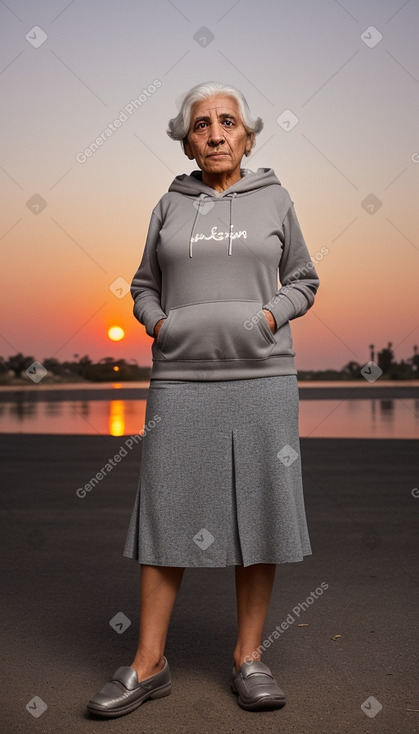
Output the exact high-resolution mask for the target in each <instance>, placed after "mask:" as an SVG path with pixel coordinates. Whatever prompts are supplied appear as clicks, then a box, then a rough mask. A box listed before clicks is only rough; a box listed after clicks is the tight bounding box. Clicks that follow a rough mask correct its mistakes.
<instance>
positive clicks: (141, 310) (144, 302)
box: [131, 210, 166, 337]
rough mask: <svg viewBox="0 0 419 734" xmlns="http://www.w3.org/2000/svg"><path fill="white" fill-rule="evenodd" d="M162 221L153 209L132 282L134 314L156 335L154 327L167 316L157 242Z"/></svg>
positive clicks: (150, 332) (149, 331)
mask: <svg viewBox="0 0 419 734" xmlns="http://www.w3.org/2000/svg"><path fill="white" fill-rule="evenodd" d="M160 228H161V221H160V219H159V217H158V216H157V214H156V211H155V210H153V213H152V215H151V219H150V224H149V228H148V233H147V239H146V243H145V248H144V254H143V257H142V260H141V263H140V266H139V268H138V270H137V272H136V273H135V275H134V277H133V279H132V283H131V295H132V297H133V299H134V308H133V311H134V316H135V318H136V319H138V321H139V322H140V324H143V325H144V326H145V330H146V332H147V334H148V335H149V336H151V337H154V327H155V325H156V324H157V322H158V321H159V320H160V319H164V318H166V314H165V313H164V311H163V310H162V307H161V304H160V289H161V270H160V266H159V263H158V261H157V254H156V248H157V242H158V239H159V232H160Z"/></svg>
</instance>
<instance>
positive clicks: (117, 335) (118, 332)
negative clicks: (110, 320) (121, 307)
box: [108, 326, 125, 342]
mask: <svg viewBox="0 0 419 734" xmlns="http://www.w3.org/2000/svg"><path fill="white" fill-rule="evenodd" d="M124 336H125V331H124V330H123V329H122V328H121V327H120V326H111V327H110V329H108V337H109V339H110V340H111V341H113V342H119V341H121V339H123V338H124Z"/></svg>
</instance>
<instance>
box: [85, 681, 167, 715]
mask: <svg viewBox="0 0 419 734" xmlns="http://www.w3.org/2000/svg"><path fill="white" fill-rule="evenodd" d="M171 691H172V684H171V683H165V684H164V685H163V686H160V687H159V688H156V689H155V690H154V691H150V692H149V693H145V694H144V695H143V696H142V697H141V698H139V699H137V700H136V701H131V703H127V704H126V705H125V706H120V707H119V708H114V709H109V710H107V709H101V708H99V707H98V708H95V707H94V706H90V705H89V704H87V710H88V711H89V713H91V714H94V715H95V716H100V717H102V718H105V719H115V718H116V717H118V716H124V715H125V714H130V713H131V712H132V711H135V709H136V708H138V707H139V706H141V704H142V703H144V702H145V701H148V700H149V699H157V698H163V697H164V696H168V695H169V694H170V693H171Z"/></svg>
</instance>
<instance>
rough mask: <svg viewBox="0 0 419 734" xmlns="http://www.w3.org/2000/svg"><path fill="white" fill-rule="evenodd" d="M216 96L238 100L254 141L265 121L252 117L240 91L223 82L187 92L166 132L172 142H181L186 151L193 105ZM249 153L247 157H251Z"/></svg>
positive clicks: (247, 128)
mask: <svg viewBox="0 0 419 734" xmlns="http://www.w3.org/2000/svg"><path fill="white" fill-rule="evenodd" d="M215 94H225V95H227V96H228V97H232V98H233V99H235V100H236V102H237V106H238V108H239V112H240V115H241V118H242V120H243V124H244V127H245V128H246V130H247V132H248V133H253V139H254V136H255V135H258V133H260V131H261V130H262V128H263V120H262V119H261V118H260V117H253V116H252V114H251V112H250V108H249V105H248V104H247V101H246V99H245V97H244V95H243V94H242V92H240V90H239V89H236V87H233V86H232V85H231V84H224V83H223V82H203V83H202V84H197V85H196V86H195V87H192V88H191V89H190V90H189V91H188V92H185V94H184V95H183V96H182V97H181V100H182V101H181V105H180V110H179V113H178V114H177V116H176V117H172V119H171V120H169V127H168V129H167V131H166V132H167V134H168V136H169V137H170V138H172V140H180V142H181V145H182V149H183V151H185V146H184V141H185V138H186V137H187V135H188V132H189V127H190V123H191V113H192V107H193V105H194V104H195V102H200V101H202V100H204V99H207V97H212V96H213V95H215ZM249 153H250V151H249ZM249 153H246V154H245V155H249Z"/></svg>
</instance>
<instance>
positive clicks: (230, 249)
mask: <svg viewBox="0 0 419 734" xmlns="http://www.w3.org/2000/svg"><path fill="white" fill-rule="evenodd" d="M227 196H229V197H231V198H230V237H229V242H228V252H227V255H231V253H232V249H233V225H232V222H231V220H232V218H233V199H234V197H235V196H237V192H236V191H235V192H234V193H233V194H227Z"/></svg>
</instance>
